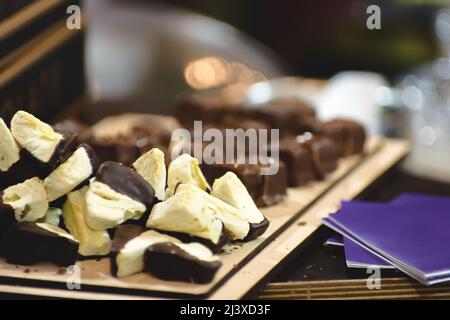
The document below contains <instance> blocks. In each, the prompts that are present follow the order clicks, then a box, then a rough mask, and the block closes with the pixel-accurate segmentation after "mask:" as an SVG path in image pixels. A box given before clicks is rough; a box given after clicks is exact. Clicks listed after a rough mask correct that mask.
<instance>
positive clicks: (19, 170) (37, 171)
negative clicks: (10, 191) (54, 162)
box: [0, 149, 50, 190]
mask: <svg viewBox="0 0 450 320" xmlns="http://www.w3.org/2000/svg"><path fill="white" fill-rule="evenodd" d="M49 172H50V170H49V168H48V167H46V166H44V165H43V164H42V163H41V162H39V161H38V160H37V159H36V158H34V157H33V156H32V155H31V154H30V153H29V152H28V151H27V150H25V149H21V150H20V159H19V161H17V162H16V163H14V164H13V165H12V166H11V167H10V168H9V170H8V171H7V172H0V189H2V190H3V189H6V188H8V187H10V186H13V185H16V184H18V183H22V182H24V181H25V180H27V179H30V178H33V177H39V178H41V179H43V178H45V177H46V176H47V175H48V174H49Z"/></svg>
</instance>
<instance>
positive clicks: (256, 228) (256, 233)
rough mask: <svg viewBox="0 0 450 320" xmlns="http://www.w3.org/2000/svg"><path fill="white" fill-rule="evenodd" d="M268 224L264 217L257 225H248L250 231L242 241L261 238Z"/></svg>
mask: <svg viewBox="0 0 450 320" xmlns="http://www.w3.org/2000/svg"><path fill="white" fill-rule="evenodd" d="M269 224H270V223H269V220H268V219H267V218H266V217H264V220H263V221H261V222H259V223H250V230H249V232H248V234H247V236H246V237H245V239H244V240H242V241H244V242H248V241H252V240H255V239H256V238H258V237H260V236H262V235H263V234H264V232H266V230H267V228H268V227H269Z"/></svg>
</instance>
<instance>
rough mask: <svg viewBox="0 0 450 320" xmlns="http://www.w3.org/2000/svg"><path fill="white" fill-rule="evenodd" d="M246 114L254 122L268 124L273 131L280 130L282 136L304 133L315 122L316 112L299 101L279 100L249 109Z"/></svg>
mask: <svg viewBox="0 0 450 320" xmlns="http://www.w3.org/2000/svg"><path fill="white" fill-rule="evenodd" d="M245 114H246V115H247V116H248V117H249V118H251V119H254V120H259V121H262V122H264V123H267V124H268V125H269V127H270V128H272V129H279V130H280V135H281V136H286V135H289V134H297V133H300V132H304V131H305V129H306V128H309V126H310V124H311V122H313V121H314V120H315V111H314V109H313V108H312V107H311V106H310V105H309V104H307V103H304V102H301V101H300V100H298V99H277V100H273V101H270V102H268V103H265V104H262V105H259V106H254V107H249V108H246V109H245Z"/></svg>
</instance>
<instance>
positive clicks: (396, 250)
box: [326, 201, 450, 283]
mask: <svg viewBox="0 0 450 320" xmlns="http://www.w3.org/2000/svg"><path fill="white" fill-rule="evenodd" d="M347 204H348V203H347ZM351 207H352V208H353V209H355V210H353V209H352V210H350V209H349V206H348V205H347V206H346V208H347V209H344V208H343V210H341V211H340V212H339V214H332V215H330V216H329V218H327V220H326V221H327V222H328V225H330V223H329V222H330V221H331V222H332V223H333V226H334V229H336V230H337V231H339V232H341V233H345V234H344V235H346V236H348V237H351V238H353V239H354V240H355V241H356V242H357V243H358V244H361V245H363V246H364V247H366V248H368V249H370V251H371V252H373V253H376V254H377V255H378V256H381V257H383V258H384V259H387V260H389V261H390V262H391V263H392V264H393V265H395V266H396V267H398V268H399V269H400V270H402V271H404V272H405V273H407V274H409V275H410V276H412V277H414V278H416V279H417V280H419V281H421V282H423V283H428V280H429V279H436V278H440V279H443V278H447V277H449V276H450V250H448V243H450V232H448V230H449V228H450V206H449V205H448V202H446V201H437V202H436V201H433V202H432V203H425V204H424V203H420V205H398V204H394V205H393V204H363V203H353V204H352V205H351Z"/></svg>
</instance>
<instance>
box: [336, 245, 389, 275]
mask: <svg viewBox="0 0 450 320" xmlns="http://www.w3.org/2000/svg"><path fill="white" fill-rule="evenodd" d="M344 251H345V261H346V263H347V267H349V268H368V267H377V268H380V269H395V267H394V266H393V265H391V264H390V263H389V262H386V261H384V260H383V259H381V258H379V257H377V256H376V255H374V254H373V253H371V252H369V251H367V250H366V249H364V248H363V247H361V246H360V245H358V244H357V243H355V242H353V241H352V240H350V239H349V238H344Z"/></svg>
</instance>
